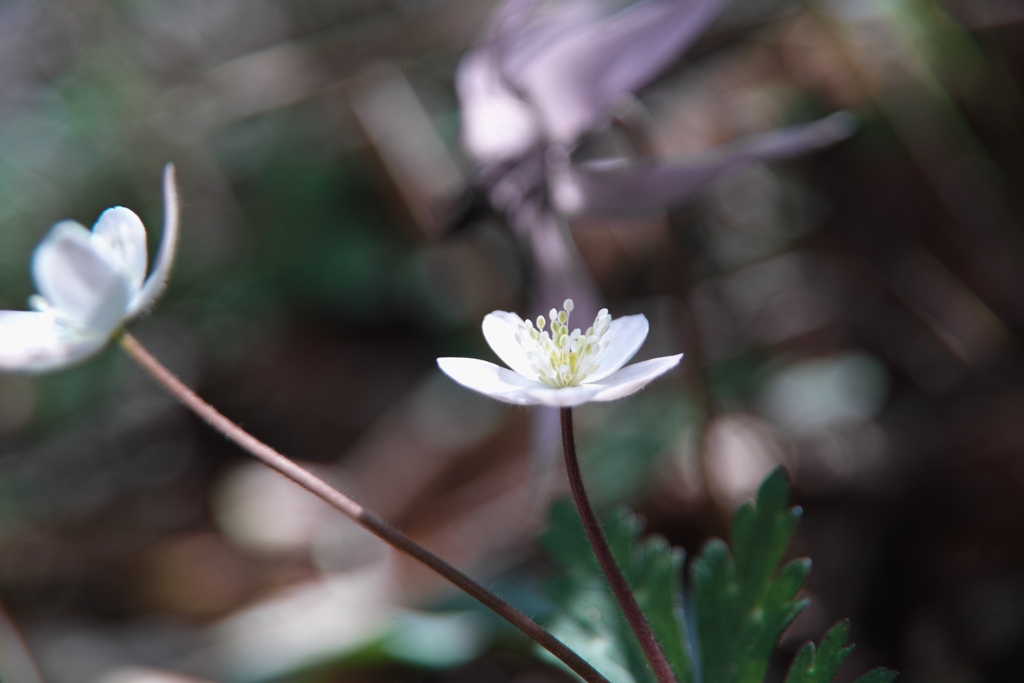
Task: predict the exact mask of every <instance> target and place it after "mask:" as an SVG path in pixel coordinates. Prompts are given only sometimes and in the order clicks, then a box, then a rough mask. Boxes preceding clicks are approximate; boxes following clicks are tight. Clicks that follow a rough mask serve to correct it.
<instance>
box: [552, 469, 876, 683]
mask: <svg viewBox="0 0 1024 683" xmlns="http://www.w3.org/2000/svg"><path fill="white" fill-rule="evenodd" d="M788 498H789V484H788V482H787V481H786V477H785V474H784V473H783V472H782V470H781V469H780V470H776V471H775V472H773V473H772V474H771V475H769V477H768V478H767V479H766V480H765V481H764V483H763V484H762V485H761V488H760V489H759V491H758V494H757V498H756V500H755V502H754V503H753V504H750V503H748V504H745V505H743V506H741V507H740V509H739V510H738V511H737V512H736V515H735V517H734V519H733V534H732V535H733V549H732V550H730V548H729V546H728V545H726V544H725V542H723V541H721V540H719V539H712V540H711V541H708V543H706V544H705V546H704V548H703V550H702V551H701V554H700V556H699V557H698V558H697V559H696V560H695V561H694V562H693V564H692V566H691V567H690V579H691V583H692V591H693V605H694V609H695V612H696V614H695V616H696V619H695V624H696V632H697V633H696V636H697V637H696V638H694V639H693V640H694V641H695V645H694V647H695V648H696V650H697V651H698V652H699V654H700V657H695V656H694V653H693V651H692V650H691V641H690V640H688V638H687V633H686V630H685V628H684V624H685V623H686V621H685V619H684V616H683V614H682V600H681V590H680V585H679V578H680V570H681V568H682V564H683V556H682V553H681V551H678V550H676V551H673V550H672V549H671V548H670V547H669V546H668V544H667V543H665V541H664V540H663V539H661V538H659V537H651V538H648V539H646V540H643V541H641V540H640V536H641V534H642V532H643V529H642V525H641V523H640V521H639V520H638V519H637V518H636V517H635V516H633V515H632V514H630V513H629V512H627V511H620V512H616V513H614V514H613V515H611V516H610V517H609V519H608V520H607V522H606V523H605V524H604V529H605V535H606V536H607V539H608V545H609V547H610V548H611V550H612V554H613V555H614V556H615V560H616V562H617V563H618V564H619V566H620V567H621V568H622V571H623V574H624V575H625V576H626V580H627V582H628V583H629V585H630V587H631V588H632V589H633V592H634V594H635V595H636V598H637V602H638V603H639V604H640V608H641V610H642V611H643V612H644V613H645V614H646V615H647V618H648V621H649V622H650V624H651V627H652V629H653V630H654V633H655V636H656V637H657V638H658V641H659V642H660V643H661V645H662V647H663V649H664V651H665V655H666V657H667V658H668V660H669V663H670V664H671V665H672V667H673V669H674V673H675V676H676V678H677V681H678V683H694V682H695V681H708V682H713V683H762V682H763V680H764V677H765V673H766V671H767V668H768V662H769V660H770V658H771V656H772V653H773V651H774V650H775V646H776V643H777V642H778V639H779V636H780V635H781V634H782V632H783V631H784V630H785V629H786V627H787V626H789V624H790V623H791V622H792V621H793V619H795V618H796V616H797V615H798V614H799V613H800V612H801V610H803V608H804V607H805V606H806V605H807V602H808V601H807V600H804V599H799V598H797V594H798V593H799V591H800V589H801V588H802V587H803V585H804V583H805V582H806V580H807V576H808V574H809V572H810V569H811V562H810V560H809V559H807V558H798V559H795V560H791V561H789V562H787V563H786V564H784V565H783V566H782V567H779V563H780V562H781V561H782V558H783V557H784V555H785V552H786V547H787V546H788V545H789V541H790V537H791V536H792V534H793V530H794V528H795V525H796V523H797V521H798V520H799V518H800V510H799V509H798V508H793V507H789V506H788ZM541 540H542V543H543V544H544V546H545V547H546V548H547V550H548V552H549V553H550V554H551V556H552V557H553V558H554V559H555V560H556V561H557V562H558V564H559V565H560V569H561V572H560V574H559V575H558V576H557V577H556V578H554V579H552V580H551V581H550V582H549V583H548V592H549V593H550V595H551V596H552V598H553V599H554V600H555V602H556V603H557V604H558V606H559V607H560V610H561V611H560V612H559V613H558V614H557V615H556V616H555V618H554V620H553V621H552V622H551V623H550V624H549V629H550V630H551V632H552V633H553V634H554V635H555V636H557V637H558V638H560V639H561V640H562V641H563V642H565V644H566V645H568V646H569V647H571V648H572V649H574V650H576V652H578V653H579V654H580V655H581V656H582V657H584V658H585V659H587V661H589V662H590V663H591V664H592V665H593V666H594V667H595V668H597V669H598V670H599V671H601V672H602V673H603V674H604V675H605V676H606V677H608V679H609V680H611V681H613V683H654V676H653V674H652V672H651V670H650V668H649V667H648V665H647V662H646V660H645V658H644V656H643V653H642V651H641V649H640V646H639V643H637V641H636V637H635V636H634V635H633V632H632V630H631V629H630V628H629V625H628V624H627V623H626V620H625V618H624V617H623V616H622V611H621V609H620V608H619V606H618V604H617V602H616V601H615V598H614V597H613V595H612V592H611V590H610V588H609V587H608V584H607V582H606V580H605V578H604V574H603V573H602V571H601V568H600V565H599V564H598V562H597V559H596V558H595V557H594V554H593V551H592V550H591V548H590V544H589V542H588V541H587V539H586V534H585V532H584V531H583V526H582V524H581V523H580V520H579V517H578V516H577V514H576V511H575V509H574V508H573V507H572V505H571V504H570V503H568V502H567V501H562V502H559V503H556V504H555V505H554V506H553V507H552V511H551V522H550V525H549V528H548V531H547V532H546V533H545V534H543V536H542V537H541ZM848 636H849V624H848V623H847V622H846V621H841V622H839V623H838V624H836V625H835V626H833V627H832V628H831V629H829V631H828V632H827V633H826V634H825V636H824V638H823V639H822V641H821V645H820V646H818V647H815V645H814V643H807V644H806V645H805V646H804V647H803V648H801V649H800V651H799V652H798V653H797V655H796V657H795V658H794V661H793V664H792V665H791V667H790V670H789V673H788V674H787V678H786V683H833V681H834V679H835V677H836V675H837V673H838V671H839V668H840V667H841V666H842V664H843V662H844V661H845V659H846V658H847V656H848V655H849V653H850V652H851V651H852V649H853V646H852V645H848V644H847V639H848ZM894 678H896V672H894V671H890V670H888V669H875V670H873V671H870V672H868V673H867V674H865V675H864V676H862V677H861V678H860V679H858V681H857V683H892V680H893V679H894Z"/></svg>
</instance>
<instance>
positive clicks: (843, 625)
mask: <svg viewBox="0 0 1024 683" xmlns="http://www.w3.org/2000/svg"><path fill="white" fill-rule="evenodd" d="M849 635H850V622H848V621H847V620H845V619H844V620H843V621H840V622H839V623H838V624H836V625H835V626H833V627H832V628H831V629H829V631H828V633H826V634H825V637H824V638H822V640H821V647H820V648H817V650H816V649H815V647H814V643H807V644H806V645H804V646H803V647H802V648H800V652H798V653H797V655H796V657H795V658H794V660H793V664H792V665H791V666H790V667H789V673H788V674H787V675H786V683H832V681H833V680H835V677H836V675H837V674H838V673H839V667H841V666H842V665H843V662H844V661H845V660H846V658H847V657H848V656H849V654H850V653H851V652H852V651H853V645H848V644H847V639H848V638H849Z"/></svg>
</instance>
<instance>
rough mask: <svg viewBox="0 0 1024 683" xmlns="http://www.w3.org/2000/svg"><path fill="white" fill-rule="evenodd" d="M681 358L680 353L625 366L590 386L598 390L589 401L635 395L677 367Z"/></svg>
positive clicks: (612, 399)
mask: <svg viewBox="0 0 1024 683" xmlns="http://www.w3.org/2000/svg"><path fill="white" fill-rule="evenodd" d="M682 357H683V354H681V353H680V354H677V355H675V356H662V357H661V358H652V359H651V360H645V361H642V362H640V363H634V364H633V365H629V366H626V367H624V368H622V369H621V370H619V371H618V372H616V373H615V374H613V375H611V376H610V377H607V378H605V380H604V381H603V382H601V383H600V384H595V385H590V386H593V387H595V388H597V389H598V392H597V393H596V394H595V395H594V396H593V398H591V399H590V400H591V401H614V400H616V399H619V398H625V397H626V396H629V395H630V394H635V393H636V392H638V391H640V390H641V389H643V388H644V387H645V386H647V385H648V384H650V383H651V381H653V380H654V379H657V378H658V377H660V376H661V375H663V374H665V373H666V372H668V371H669V370H671V369H672V368H674V367H675V366H677V365H679V360H680V359H681V358H682ZM584 386H588V385H584Z"/></svg>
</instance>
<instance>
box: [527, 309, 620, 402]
mask: <svg viewBox="0 0 1024 683" xmlns="http://www.w3.org/2000/svg"><path fill="white" fill-rule="evenodd" d="M572 309H573V302H572V299H566V300H565V303H564V304H563V309H562V310H561V311H556V310H555V309H553V308H552V309H551V311H550V313H549V314H548V318H549V320H550V322H551V331H550V332H548V331H545V330H544V328H545V327H546V325H547V322H548V321H546V320H545V319H544V316H542V315H541V316H538V317H537V325H536V327H534V325H533V323H532V322H531V321H529V320H527V321H526V322H524V323H523V324H522V325H520V326H519V331H518V333H517V334H516V342H518V344H519V346H520V347H522V349H523V350H524V351H525V352H526V356H527V358H529V360H530V367H531V369H532V370H533V371H534V372H536V373H537V376H538V377H539V378H540V381H542V382H544V383H545V384H548V385H550V386H553V387H575V386H579V385H580V384H581V383H582V382H583V381H584V380H585V379H586V378H587V377H588V376H589V375H591V374H593V373H594V371H596V370H597V369H598V364H597V363H596V362H595V361H596V359H597V357H598V355H599V354H600V352H601V351H602V350H603V349H604V348H605V347H606V346H607V343H605V342H604V341H603V338H604V335H605V333H606V332H607V331H608V327H609V325H611V322H612V317H611V316H610V315H608V309H605V308H602V309H601V310H600V311H598V313H597V317H596V318H595V319H594V325H593V326H592V327H590V328H588V329H587V331H586V332H581V331H580V330H579V329H578V328H577V329H575V330H573V331H572V332H569V314H570V313H572Z"/></svg>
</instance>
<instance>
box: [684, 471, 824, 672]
mask: <svg viewBox="0 0 1024 683" xmlns="http://www.w3.org/2000/svg"><path fill="white" fill-rule="evenodd" d="M788 496H789V485H788V484H787V483H786V478H785V475H784V474H783V472H782V470H776V471H775V472H773V473H772V474H771V475H770V476H769V477H768V478H767V479H766V480H765V482H764V483H763V484H762V485H761V490H760V491H758V494H757V501H756V503H755V504H754V505H751V504H750V503H746V504H744V505H743V506H742V507H740V509H739V510H738V511H737V512H736V515H735V517H734V518H733V547H734V555H735V558H734V557H733V556H731V555H730V554H729V548H728V547H727V546H726V545H725V543H723V542H722V541H719V540H713V541H710V542H709V543H708V544H707V545H705V546H704V550H703V552H702V553H701V555H700V557H698V558H697V559H696V560H695V561H694V563H693V567H692V568H691V570H690V576H691V578H692V581H693V591H694V606H695V609H696V616H697V625H698V631H699V641H700V652H701V661H702V663H703V668H704V680H708V681H716V682H717V683H758V682H759V681H762V680H764V674H765V671H766V669H767V667H768V661H769V660H770V659H771V655H772V651H773V650H774V649H775V643H776V642H778V639H779V636H780V635H782V631H783V629H785V628H786V626H788V625H789V623H790V622H791V621H793V619H794V618H795V617H796V615H797V614H799V613H800V611H801V610H802V609H803V608H804V606H805V605H806V601H804V600H796V599H795V596H796V594H797V592H798V591H799V590H800V589H801V588H802V587H803V585H804V581H806V579H807V574H808V573H809V572H810V569H811V563H810V561H809V560H807V559H797V560H793V561H791V562H789V563H787V564H786V565H785V566H784V567H783V568H782V569H781V570H778V569H777V568H778V566H779V562H780V561H781V560H782V556H783V553H785V551H786V546H787V545H789V538H790V536H791V535H792V533H793V528H794V527H795V526H796V522H797V520H798V519H799V518H800V511H799V509H797V508H790V507H787V504H786V501H787V498H788Z"/></svg>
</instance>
